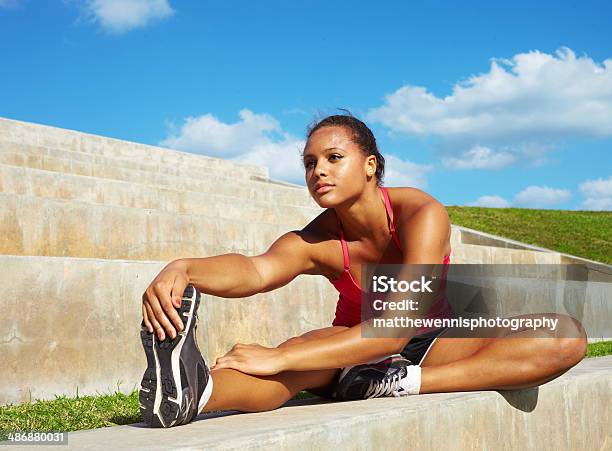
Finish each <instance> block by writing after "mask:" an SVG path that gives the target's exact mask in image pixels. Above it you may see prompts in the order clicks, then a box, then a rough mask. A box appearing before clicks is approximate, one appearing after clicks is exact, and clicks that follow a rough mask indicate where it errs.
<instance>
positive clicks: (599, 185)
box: [580, 176, 612, 210]
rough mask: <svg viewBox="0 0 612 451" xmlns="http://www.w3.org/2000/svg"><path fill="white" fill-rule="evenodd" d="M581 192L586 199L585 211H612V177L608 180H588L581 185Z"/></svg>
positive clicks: (583, 204) (583, 205)
mask: <svg viewBox="0 0 612 451" xmlns="http://www.w3.org/2000/svg"><path fill="white" fill-rule="evenodd" d="M580 192H581V193H582V194H583V196H585V197H586V199H584V201H583V202H582V208H583V209H585V210H612V176H610V177H608V178H607V179H596V180H586V181H585V182H583V183H581V184H580Z"/></svg>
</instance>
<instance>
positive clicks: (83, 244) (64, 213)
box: [0, 193, 316, 261]
mask: <svg viewBox="0 0 612 451" xmlns="http://www.w3.org/2000/svg"><path fill="white" fill-rule="evenodd" d="M226 208H227V209H231V208H232V207H231V206H229V205H228V206H226ZM295 213H296V214H298V215H300V216H299V217H298V218H296V217H293V218H291V217H282V216H281V217H280V218H274V219H276V221H275V222H273V223H266V222H259V223H256V222H248V221H246V220H238V219H228V218H227V215H225V218H223V217H218V216H214V215H194V214H178V213H173V212H164V211H159V210H148V209H138V208H129V207H113V206H106V205H100V204H90V203H86V202H76V201H68V200H62V199H49V198H42V197H30V196H20V195H14V194H6V193H0V253H2V254H6V255H41V256H72V257H82V258H108V259H133V260H164V261H166V260H172V259H175V258H180V257H201V256H210V255H218V254H223V253H228V252H240V253H246V254H248V255H254V254H256V253H260V252H264V251H265V250H266V249H267V247H268V246H270V244H272V242H274V240H275V239H277V238H278V237H279V236H281V235H282V234H283V233H286V232H288V231H290V230H295V229H296V228H300V227H299V226H298V227H296V224H300V223H302V224H306V223H308V221H309V220H310V219H311V218H309V217H308V216H307V214H308V213H307V211H304V212H302V211H301V210H296V211H295ZM237 214H239V213H236V215H237ZM314 216H316V214H313V215H312V217H314ZM279 220H285V221H286V222H284V223H283V224H280V223H279V222H280V221H279Z"/></svg>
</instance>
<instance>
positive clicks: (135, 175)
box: [0, 151, 316, 206]
mask: <svg viewBox="0 0 612 451" xmlns="http://www.w3.org/2000/svg"><path fill="white" fill-rule="evenodd" d="M0 164H3V165H5V166H13V167H21V168H28V169H38V170H44V171H50V172H55V173H62V174H64V173H65V174H74V175H83V176H89V177H96V178H98V179H113V180H122V181H125V182H128V183H138V184H146V185H154V186H160V187H169V188H172V189H180V190H184V191H211V190H215V191H217V192H219V193H220V194H225V195H233V196H236V197H242V198H246V199H248V198H252V197H253V196H254V194H253V190H254V189H257V190H259V191H262V193H258V194H257V196H258V198H261V197H262V196H263V197H264V198H265V199H266V200H268V201H273V202H274V201H276V199H277V198H279V197H280V198H281V199H282V202H283V203H287V204H295V205H306V206H315V205H316V204H315V202H314V201H313V200H312V198H311V197H310V195H309V194H308V192H307V191H306V189H305V188H304V187H303V186H299V185H290V184H279V183H275V182H273V181H271V180H262V179H261V178H253V179H246V178H245V179H243V180H242V183H236V179H235V178H232V177H224V176H221V175H217V174H216V173H215V172H214V171H210V170H208V171H194V172H193V173H191V174H190V176H189V177H183V176H176V175H169V174H160V173H156V172H151V171H142V170H139V169H130V168H126V167H121V166H108V165H106V164H103V163H90V162H87V163H82V162H79V161H74V160H71V159H65V158H57V157H55V156H54V155H51V156H48V155H33V156H30V157H27V156H24V155H23V154H22V153H19V152H13V153H7V152H4V151H0ZM230 193H231V194H230Z"/></svg>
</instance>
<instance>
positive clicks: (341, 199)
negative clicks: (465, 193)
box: [143, 126, 586, 412]
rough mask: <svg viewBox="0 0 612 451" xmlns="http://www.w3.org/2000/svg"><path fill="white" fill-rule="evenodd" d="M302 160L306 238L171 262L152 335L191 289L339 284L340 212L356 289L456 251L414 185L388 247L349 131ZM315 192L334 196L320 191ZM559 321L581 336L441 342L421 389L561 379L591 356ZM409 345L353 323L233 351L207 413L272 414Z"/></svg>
mask: <svg viewBox="0 0 612 451" xmlns="http://www.w3.org/2000/svg"><path fill="white" fill-rule="evenodd" d="M303 161H304V171H305V181H306V184H307V187H308V190H309V192H310V194H311V196H312V197H313V199H314V200H315V201H316V202H317V204H318V205H320V206H321V207H322V208H325V209H326V210H324V211H323V213H321V214H320V215H319V216H318V217H317V218H315V219H314V220H313V221H311V223H310V224H308V225H307V226H306V227H304V228H303V229H302V231H300V233H294V232H290V233H288V234H285V235H283V236H281V237H280V238H279V239H278V240H277V241H275V243H273V244H272V246H271V247H270V248H269V249H268V251H267V252H266V253H264V254H262V255H259V256H255V257H246V256H243V255H240V254H226V255H221V256H215V257H206V258H193V259H180V260H176V261H174V262H172V263H170V264H169V265H168V266H166V268H164V269H163V270H162V272H161V273H160V274H159V275H158V276H157V277H156V278H155V280H153V282H152V283H151V285H150V286H149V287H148V288H147V290H146V292H145V293H144V294H143V317H144V320H145V325H146V326H147V327H148V328H149V330H150V331H151V332H153V331H155V332H156V333H157V334H158V336H159V337H160V338H163V337H165V335H166V334H168V335H170V336H172V337H173V336H174V335H175V334H176V331H175V329H174V327H173V324H175V325H178V324H180V320H179V319H178V315H176V311H175V309H174V307H176V306H178V305H179V297H180V293H182V292H183V290H184V288H185V287H186V285H187V284H188V283H192V284H193V285H195V286H196V287H197V288H199V289H200V291H202V292H204V293H209V294H212V295H215V296H220V297H247V296H251V295H253V294H256V293H261V292H267V291H270V290H272V289H275V288H278V287H280V286H283V285H285V284H287V283H289V282H290V281H291V280H293V279H294V278H295V277H296V276H297V275H299V274H318V275H322V276H325V277H327V278H329V279H333V278H337V277H339V276H340V274H341V272H342V270H343V260H342V251H341V247H340V243H339V238H338V229H337V223H336V218H335V216H334V211H333V210H335V212H336V214H337V215H338V217H339V218H340V220H341V222H342V224H343V228H344V231H345V239H346V240H347V243H348V247H349V254H350V257H351V268H350V270H351V273H352V275H353V277H354V279H355V280H360V279H361V277H360V276H361V265H362V264H364V263H375V262H380V263H396V264H400V263H402V264H406V265H409V264H415V263H432V264H439V263H441V262H442V260H443V257H444V256H445V255H447V254H448V253H449V251H450V222H449V220H448V216H447V214H446V210H445V208H444V206H443V205H441V204H440V203H439V202H437V201H436V200H435V199H434V198H432V197H431V196H429V195H428V194H427V193H424V192H423V191H420V190H418V189H415V188H389V196H390V199H391V203H392V205H393V210H394V214H395V215H397V217H398V220H397V224H396V230H397V233H398V236H399V239H400V242H401V244H402V249H398V248H397V246H396V245H395V244H394V243H393V242H392V241H391V236H390V234H389V228H388V224H387V218H386V213H385V207H384V204H383V203H382V201H381V198H380V192H379V188H378V186H377V183H376V176H375V171H376V163H377V162H376V158H375V157H374V156H366V155H365V154H364V152H363V151H362V150H361V149H360V148H359V146H358V145H357V144H355V143H354V142H353V141H352V139H351V135H350V132H349V131H348V130H347V129H345V128H344V127H338V126H334V127H323V128H321V129H319V130H317V131H316V132H315V133H314V134H313V135H312V136H311V137H310V139H309V140H308V142H307V144H306V147H305V149H304V152H303ZM318 184H319V185H320V184H330V185H331V188H325V189H324V190H323V191H326V192H322V191H319V192H317V190H316V189H317V186H318ZM332 209H333V210H332ZM230 268H231V270H230ZM557 317H558V318H559V327H562V328H565V329H564V330H565V335H562V336H575V337H578V338H564V339H561V338H537V337H541V336H542V332H541V331H531V330H530V331H522V332H512V331H510V330H497V331H495V334H494V336H491V337H490V338H444V337H441V338H439V339H438V340H436V342H435V343H434V344H433V346H432V348H431V350H430V351H429V353H428V354H427V357H426V358H425V360H424V362H423V363H422V365H421V366H422V378H421V391H420V392H421V393H433V392H453V391H470V390H506V389H518V388H527V387H534V386H537V385H540V384H543V383H545V382H547V381H549V380H551V379H554V378H555V377H557V376H559V375H560V374H562V373H564V372H565V371H567V370H568V369H569V368H571V367H572V366H573V365H575V364H577V363H578V362H579V361H580V360H581V359H582V358H583V356H584V354H585V350H586V338H585V336H584V330H583V329H582V327H581V326H580V325H579V324H577V323H576V322H575V321H574V320H572V319H571V318H569V317H567V316H564V315H557ZM279 326H281V325H279ZM450 332H452V331H450ZM449 335H452V333H449ZM474 335H475V337H476V336H478V335H482V334H480V333H479V332H478V331H475V332H474ZM463 336H465V334H464V335H463ZM509 338H512V339H509ZM409 340H410V337H403V338H387V339H382V338H379V339H364V338H361V325H360V324H358V325H356V326H353V327H350V328H348V327H340V326H336V327H334V326H331V327H326V328H323V329H317V330H313V331H310V332H307V333H306V334H304V335H301V336H299V337H293V338H290V339H288V340H287V341H285V342H283V343H281V344H280V345H278V346H276V347H268V346H262V345H259V344H240V343H238V344H236V345H235V346H234V347H233V348H232V349H231V350H230V351H229V352H227V353H226V354H225V355H224V356H222V357H219V358H218V359H217V360H216V362H215V365H214V366H213V367H212V372H211V375H212V378H213V394H212V397H211V399H210V400H209V402H208V403H207V404H206V406H205V407H204V411H210V410H225V409H232V410H241V411H245V412H255V411H263V410H270V409H274V408H277V407H279V406H281V405H283V404H284V403H285V402H286V401H287V400H289V399H291V398H292V397H293V396H294V395H295V394H296V393H298V392H300V391H301V390H305V389H315V388H319V387H325V386H327V385H328V384H329V383H330V382H331V381H332V380H333V378H334V377H335V375H336V374H337V372H338V371H339V368H343V367H346V366H349V365H355V364H359V363H363V362H366V361H369V360H373V359H375V358H378V357H384V356H387V355H390V354H395V353H398V352H399V351H401V349H403V347H404V346H405V345H406V344H407V343H408V341H409Z"/></svg>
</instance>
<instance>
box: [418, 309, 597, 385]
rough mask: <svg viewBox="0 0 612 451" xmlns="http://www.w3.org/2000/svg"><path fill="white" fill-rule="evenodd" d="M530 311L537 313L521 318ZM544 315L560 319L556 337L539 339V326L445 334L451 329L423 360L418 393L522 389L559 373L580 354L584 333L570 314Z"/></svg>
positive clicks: (541, 333) (584, 346) (541, 331)
mask: <svg viewBox="0 0 612 451" xmlns="http://www.w3.org/2000/svg"><path fill="white" fill-rule="evenodd" d="M530 316H531V317H533V316H535V315H523V316H521V317H523V318H524V317H530ZM540 316H541V315H540ZM547 316H550V317H556V318H557V319H558V320H559V322H558V325H557V332H556V335H557V336H556V337H554V336H550V337H547V338H542V337H543V336H544V331H543V330H536V331H534V330H524V331H519V332H517V331H512V330H510V329H498V330H497V331H495V334H496V336H495V337H492V338H448V335H451V336H452V335H453V329H449V331H447V332H446V333H445V334H444V335H443V336H442V337H440V338H438V339H437V340H436V341H435V342H434V344H433V345H432V347H431V349H430V351H429V353H428V354H427V356H426V358H425V360H424V361H423V363H422V364H421V367H422V372H421V390H420V393H436V392H455V391H471V390H513V389H522V388H529V387H534V386H538V385H541V384H544V383H546V382H548V381H550V380H552V379H554V378H556V377H558V376H560V375H561V374H563V373H564V372H566V371H567V370H568V369H569V368H571V367H572V366H574V365H576V364H577V363H578V362H580V360H582V358H583V357H584V354H585V352H586V345H587V339H586V334H585V332H584V329H583V328H582V326H581V325H580V323H578V322H577V321H576V320H574V319H573V318H571V317H569V316H566V315H558V314H556V315H555V314H550V315H547ZM479 332H480V333H479ZM482 332H483V331H476V332H475V335H480V336H481V337H482V336H483V335H484V334H483V333H482ZM463 336H465V334H463ZM445 337H446V338H445ZM563 337H567V338H563ZM570 337H572V338H570ZM573 337H575V338H573Z"/></svg>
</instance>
